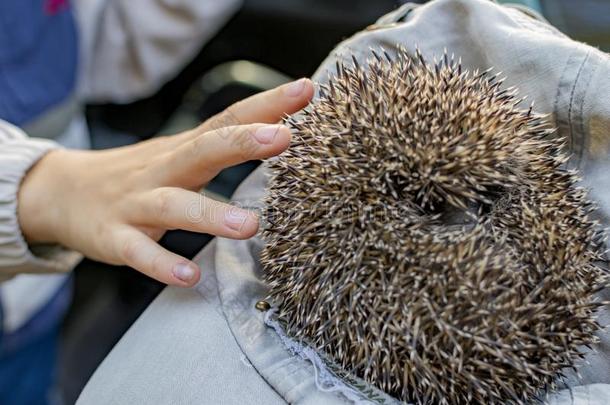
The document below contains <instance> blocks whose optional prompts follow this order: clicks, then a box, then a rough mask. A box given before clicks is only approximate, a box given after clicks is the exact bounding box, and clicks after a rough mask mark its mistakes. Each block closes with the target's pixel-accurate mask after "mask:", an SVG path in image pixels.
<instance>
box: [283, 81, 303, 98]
mask: <svg viewBox="0 0 610 405" xmlns="http://www.w3.org/2000/svg"><path fill="white" fill-rule="evenodd" d="M306 81H307V79H299V80H297V81H296V82H292V83H290V84H289V85H287V86H286V89H285V90H284V94H286V95H287V96H289V97H296V96H298V95H299V94H301V93H302V92H303V89H304V88H305V82H306Z"/></svg>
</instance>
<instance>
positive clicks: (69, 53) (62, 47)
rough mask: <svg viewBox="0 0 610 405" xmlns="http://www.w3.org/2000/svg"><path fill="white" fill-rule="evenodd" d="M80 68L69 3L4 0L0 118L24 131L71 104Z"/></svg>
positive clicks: (1, 4) (1, 9)
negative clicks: (57, 108)
mask: <svg viewBox="0 0 610 405" xmlns="http://www.w3.org/2000/svg"><path fill="white" fill-rule="evenodd" d="M77 63H78V40H77V28H76V23H75V20H74V16H73V14H72V9H71V6H70V3H69V1H68V0H0V119H4V120H6V121H9V122H11V123H13V124H15V125H17V126H22V125H24V124H27V123H28V122H31V121H32V120H34V119H36V118H37V117H39V116H40V115H41V114H43V113H44V112H46V111H48V110H49V109H50V108H52V107H53V106H55V105H57V104H59V103H61V102H62V101H64V100H66V98H68V97H69V96H70V95H71V94H72V93H73V91H74V87H75V84H76V77H77V69H78V67H77Z"/></svg>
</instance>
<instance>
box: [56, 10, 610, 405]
mask: <svg viewBox="0 0 610 405" xmlns="http://www.w3.org/2000/svg"><path fill="white" fill-rule="evenodd" d="M244 3H245V4H244V6H243V8H242V9H241V10H240V11H239V12H238V13H237V14H236V15H235V16H234V17H233V18H232V19H231V21H230V22H229V23H228V24H227V25H226V26H225V28H224V29H223V30H221V32H219V33H218V35H216V37H215V38H213V39H212V40H211V41H210V42H209V43H207V44H206V45H205V46H204V47H203V49H202V50H201V52H200V53H199V54H198V56H197V57H196V58H195V60H193V61H192V63H190V64H189V65H188V66H187V67H186V68H185V69H184V70H183V71H182V72H181V73H180V74H179V75H178V77H176V78H175V79H174V80H172V81H171V82H169V83H167V84H166V85H165V86H164V87H163V88H162V89H161V90H160V91H159V92H158V93H157V94H156V95H154V96H153V97H150V98H148V99H145V100H141V101H138V102H136V103H132V104H129V105H90V106H88V107H87V119H88V123H89V126H90V128H91V136H92V144H93V145H94V147H95V148H106V147H112V146H118V145H123V144H127V143H132V142H135V141H138V140H141V139H146V138H149V137H152V136H154V135H156V134H158V133H159V132H160V131H163V130H164V129H165V128H167V125H168V122H172V120H173V121H180V119H182V121H183V122H184V121H185V117H187V118H188V119H186V122H198V121H202V120H204V119H205V118H207V117H209V116H211V115H212V114H214V113H216V112H218V111H221V110H222V109H224V108H225V107H226V106H228V105H230V104H232V103H233V102H235V101H237V100H239V99H241V98H243V97H246V96H248V95H250V94H253V93H255V92H257V91H260V90H263V89H264V88H265V87H266V86H265V83H268V81H269V80H267V79H269V77H275V76H277V74H278V73H281V74H283V75H285V76H287V77H290V78H297V77H304V76H310V75H311V74H312V73H313V72H314V71H315V69H316V68H317V66H318V65H319V64H320V63H321V62H322V60H323V59H324V58H325V57H326V56H327V54H328V53H329V52H330V51H331V50H332V49H333V47H334V46H335V45H336V44H337V43H338V42H339V41H341V40H343V39H345V38H346V37H348V36H350V35H351V34H353V33H355V32H356V31H359V30H361V29H363V28H365V27H366V26H367V25H370V24H372V23H373V22H374V21H375V20H376V19H377V18H379V17H380V16H381V15H383V14H385V13H387V12H389V11H391V10H393V9H395V8H396V7H397V6H398V5H399V4H400V3H402V2H400V1H396V0H246V1H245V2H244ZM539 6H540V10H541V11H542V12H543V14H544V15H545V16H546V17H547V18H548V19H549V20H550V21H551V22H552V23H553V24H554V25H556V26H557V27H558V28H559V29H561V30H562V31H564V32H566V33H567V34H568V35H570V36H571V37H573V38H575V39H579V40H582V41H585V42H588V43H589V44H591V45H595V46H599V47H601V48H602V49H604V50H610V0H580V1H573V0H559V1H557V0H547V1H542V2H539ZM233 61H249V62H251V63H256V64H258V65H259V66H260V67H262V70H261V73H260V75H259V76H260V77H258V78H255V79H250V80H240V78H239V77H232V78H231V77H229V78H228V79H226V80H225V81H224V82H221V83H220V84H218V83H215V86H212V87H211V86H209V83H208V81H209V76H210V75H209V74H207V75H206V73H209V72H211V71H214V72H216V73H218V72H220V73H223V72H225V71H228V70H230V68H229V67H228V66H229V65H225V63H227V62H233ZM265 69H266V70H265ZM225 73H226V72H225ZM221 76H223V75H221ZM224 76H230V75H224ZM210 88H212V90H210ZM176 117H179V118H176ZM180 117H182V118H180ZM189 120H190V121H189ZM256 165H257V163H249V164H245V165H241V166H239V167H237V168H233V169H230V170H228V171H225V172H223V173H222V174H221V175H220V176H219V177H218V178H217V179H216V180H215V181H214V182H213V183H212V184H210V186H209V189H210V190H212V191H214V192H216V193H217V194H219V195H221V196H224V197H225V198H229V197H230V195H231V194H232V192H233V190H234V189H235V187H236V186H237V185H238V184H239V183H240V182H241V180H242V179H243V178H244V177H245V176H246V175H247V174H248V173H249V172H250V171H252V170H253V169H254V168H255V167H256ZM209 240H210V237H209V236H207V235H195V234H192V233H188V232H170V233H169V234H167V235H166V236H165V237H164V239H163V240H162V243H163V244H164V245H165V246H167V247H169V248H170V249H171V250H173V251H175V252H178V253H179V254H182V255H184V256H187V257H193V256H194V255H195V254H196V253H197V252H198V251H199V250H200V249H201V248H202V247H203V246H204V245H205V244H206V243H207V242H208V241H209ZM73 278H74V280H73V281H74V287H75V294H74V298H73V302H72V305H71V308H70V310H69V312H68V315H67V317H66V320H65V322H64V325H63V332H62V345H61V355H60V390H61V392H62V394H63V397H64V400H65V402H66V403H74V401H75V400H76V398H77V397H78V394H79V393H80V391H81V390H82V388H83V386H84V384H85V383H86V382H87V380H88V379H89V377H90V375H91V374H92V373H93V371H94V370H95V368H96V367H97V365H98V364H99V363H100V362H101V361H102V360H103V358H104V357H105V355H106V354H107V353H108V352H109V351H110V349H111V348H112V347H113V346H114V344H115V343H116V342H117V341H118V339H120V337H121V336H122V335H123V333H124V332H125V331H126V330H127V329H128V328H129V326H130V325H131V324H132V323H133V322H134V321H135V319H137V317H138V316H139V314H140V313H141V312H142V311H143V310H144V309H145V308H146V306H147V305H148V304H149V303H150V301H151V300H152V299H154V297H155V296H156V295H157V294H158V293H159V292H160V291H161V289H162V288H163V286H162V285H160V284H159V283H157V282H155V281H153V280H150V279H147V278H146V277H144V276H142V275H140V274H139V273H137V272H135V271H133V270H131V269H128V268H116V267H110V266H106V265H102V264H99V263H95V262H91V261H89V260H85V261H83V262H82V263H81V264H80V265H79V266H78V268H77V269H76V271H75V272H74V277H73Z"/></svg>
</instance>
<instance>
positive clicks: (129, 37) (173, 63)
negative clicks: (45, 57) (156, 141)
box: [73, 0, 242, 103]
mask: <svg viewBox="0 0 610 405" xmlns="http://www.w3.org/2000/svg"><path fill="white" fill-rule="evenodd" d="M241 2H242V0H128V1H124V0H76V1H74V2H73V5H74V8H75V12H76V18H77V21H78V25H79V29H80V41H81V53H82V57H81V78H80V94H81V95H82V96H83V97H84V99H85V100H87V101H92V102H115V103H126V102H130V101H133V100H135V99H138V98H143V97H147V96H149V95H152V94H154V93H155V92H156V91H157V90H158V89H159V88H160V87H161V86H162V85H163V84H164V83H165V82H167V81H168V80H170V79H171V78H172V77H173V76H175V75H176V74H177V73H178V72H179V71H180V69H182V68H183V67H184V66H185V65H186V64H187V63H188V62H189V61H190V60H191V59H192V58H193V57H194V56H195V55H196V53H197V52H198V51H199V50H200V49H201V47H202V46H203V45H204V43H205V42H206V41H208V40H209V39H210V38H211V37H212V36H213V35H215V34H216V33H217V31H218V30H219V29H220V28H221V27H222V26H223V25H224V24H225V23H226V22H227V20H228V19H229V18H230V17H231V16H232V15H233V14H234V13H235V12H236V11H237V9H238V8H239V6H240V5H241Z"/></svg>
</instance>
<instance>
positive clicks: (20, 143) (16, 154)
mask: <svg viewBox="0 0 610 405" xmlns="http://www.w3.org/2000/svg"><path fill="white" fill-rule="evenodd" d="M58 147H59V145H57V144H56V143H55V142H53V141H50V140H46V139H35V138H28V137H27V136H26V135H25V134H24V133H23V132H22V131H21V130H20V129H18V128H16V127H14V126H12V125H10V124H8V123H6V122H4V121H2V120H0V281H3V280H5V279H7V278H10V277H11V276H13V275H15V274H18V273H47V272H61V271H68V270H70V269H71V268H72V267H73V266H74V265H75V264H76V263H77V261H78V260H79V259H80V255H78V254H77V253H74V252H69V251H66V250H64V249H62V248H61V247H59V246H44V247H43V246H41V247H39V248H36V250H35V251H34V249H30V247H29V246H28V244H27V243H26V241H25V240H24V238H23V235H22V233H21V228H20V227H19V222H18V220H17V196H18V191H19V186H20V185H21V181H22V179H23V177H24V176H25V174H26V173H27V171H28V170H29V169H30V168H31V167H32V166H33V165H34V164H35V163H36V162H37V161H38V160H39V159H40V158H42V157H43V156H44V155H45V154H46V153H47V152H49V151H50V150H52V149H55V148H58Z"/></svg>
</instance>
